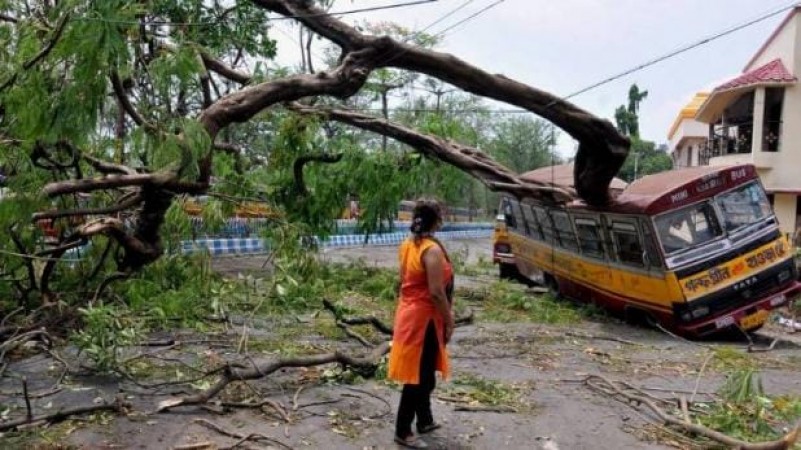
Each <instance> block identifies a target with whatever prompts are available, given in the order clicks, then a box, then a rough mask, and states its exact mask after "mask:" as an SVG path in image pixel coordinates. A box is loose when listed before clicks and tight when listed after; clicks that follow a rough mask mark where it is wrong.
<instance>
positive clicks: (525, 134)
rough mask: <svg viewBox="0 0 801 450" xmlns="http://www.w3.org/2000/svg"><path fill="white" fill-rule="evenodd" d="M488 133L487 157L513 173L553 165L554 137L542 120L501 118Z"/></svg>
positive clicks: (551, 129) (555, 134) (547, 124)
mask: <svg viewBox="0 0 801 450" xmlns="http://www.w3.org/2000/svg"><path fill="white" fill-rule="evenodd" d="M492 131H493V138H492V140H491V141H490V142H489V152H490V154H491V155H493V156H494V157H495V158H497V159H498V161H500V162H502V163H503V164H505V165H506V166H507V167H509V168H510V169H512V170H514V171H515V172H518V173H524V172H528V171H530V170H534V169H536V168H538V167H543V166H549V165H551V164H552V163H553V162H557V161H555V160H554V159H553V155H552V149H553V146H554V144H555V143H556V139H557V138H558V134H557V133H556V132H555V131H554V127H553V126H552V125H550V124H549V123H547V122H545V121H544V120H540V119H534V118H531V117H527V116H524V117H504V118H501V119H500V120H498V121H497V122H495V123H494V124H493V130H492ZM557 163H558V162H557Z"/></svg>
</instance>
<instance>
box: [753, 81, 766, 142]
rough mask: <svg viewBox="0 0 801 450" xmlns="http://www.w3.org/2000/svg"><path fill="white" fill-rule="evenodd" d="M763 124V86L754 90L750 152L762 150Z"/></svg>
mask: <svg viewBox="0 0 801 450" xmlns="http://www.w3.org/2000/svg"><path fill="white" fill-rule="evenodd" d="M764 124H765V88H764V87H758V88H757V89H756V91H754V128H753V130H752V133H751V154H752V156H756V154H757V153H758V152H761V151H762V134H763V125H764Z"/></svg>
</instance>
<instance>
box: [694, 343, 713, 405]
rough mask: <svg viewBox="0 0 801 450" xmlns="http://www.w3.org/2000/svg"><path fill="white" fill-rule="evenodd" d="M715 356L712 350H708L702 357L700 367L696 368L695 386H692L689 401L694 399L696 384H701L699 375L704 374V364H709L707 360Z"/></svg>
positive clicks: (696, 390) (696, 389)
mask: <svg viewBox="0 0 801 450" xmlns="http://www.w3.org/2000/svg"><path fill="white" fill-rule="evenodd" d="M714 356H715V353H714V352H710V353H709V354H708V355H706V358H704V362H703V363H702V364H701V368H700V369H699V370H698V375H697V376H696V377H695V387H694V388H693V393H692V395H690V403H692V402H693V400H695V394H696V393H697V392H698V386H700V384H701V376H702V375H703V374H704V369H706V365H707V364H709V361H711V360H712V358H713V357H714Z"/></svg>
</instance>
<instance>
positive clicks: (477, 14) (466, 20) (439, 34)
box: [434, 0, 506, 36]
mask: <svg viewBox="0 0 801 450" xmlns="http://www.w3.org/2000/svg"><path fill="white" fill-rule="evenodd" d="M505 1H506V0H498V1H496V2H495V3H492V4H490V5H487V6H485V7H484V8H481V9H480V10H478V11H476V12H475V13H473V14H471V15H469V16H467V17H465V18H464V19H462V20H460V21H458V22H456V23H455V24H453V25H451V26H449V27H448V28H445V29H444V30H442V31H440V32H439V33H437V34H435V35H434V36H443V35H445V33H447V32H448V31H451V30H453V29H454V28H456V27H458V26H460V25H463V24H464V23H466V22H468V21H470V20H472V19H473V18H475V17H478V16H480V15H481V14H483V13H485V12H486V11H489V10H490V9H492V8H494V7H496V6H498V5H500V4H501V3H503V2H505Z"/></svg>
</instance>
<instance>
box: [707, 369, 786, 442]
mask: <svg viewBox="0 0 801 450" xmlns="http://www.w3.org/2000/svg"><path fill="white" fill-rule="evenodd" d="M718 394H719V395H720V396H721V398H722V401H721V402H719V403H716V404H714V405H712V406H711V407H710V408H709V410H708V411H707V412H706V414H701V415H698V418H697V420H698V422H700V423H701V424H703V425H705V426H707V427H709V428H712V429H715V430H718V431H720V432H722V433H725V434H727V435H729V436H732V437H735V438H738V439H742V440H745V441H750V442H756V441H769V440H775V439H779V438H781V437H782V436H783V435H784V434H785V433H786V432H785V431H784V429H785V428H786V427H791V426H793V425H794V424H795V423H796V422H797V421H798V420H799V419H801V397H798V396H770V395H767V394H766V393H765V391H764V389H763V388H762V383H761V380H760V375H759V371H758V370H757V369H756V368H739V369H735V370H732V371H730V372H729V373H728V374H727V377H726V382H725V383H724V384H723V386H722V387H721V389H720V390H719V392H718Z"/></svg>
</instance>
